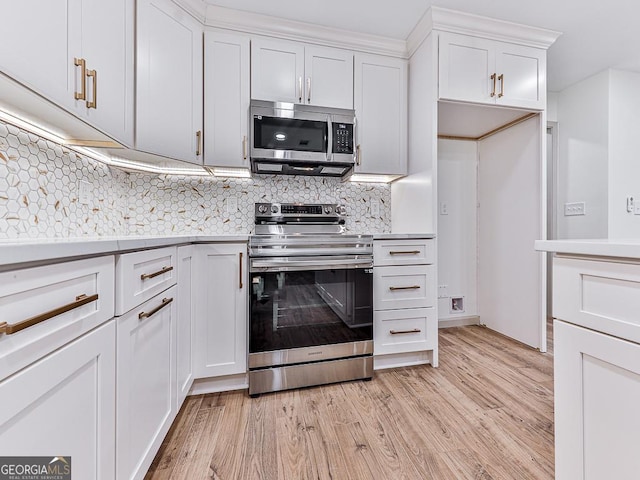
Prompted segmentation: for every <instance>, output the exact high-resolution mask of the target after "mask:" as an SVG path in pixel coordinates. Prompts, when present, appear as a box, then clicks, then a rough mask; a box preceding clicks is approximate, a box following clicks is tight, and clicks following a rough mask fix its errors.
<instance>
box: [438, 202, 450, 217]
mask: <svg viewBox="0 0 640 480" xmlns="http://www.w3.org/2000/svg"><path fill="white" fill-rule="evenodd" d="M440 215H449V205H448V204H447V202H440Z"/></svg>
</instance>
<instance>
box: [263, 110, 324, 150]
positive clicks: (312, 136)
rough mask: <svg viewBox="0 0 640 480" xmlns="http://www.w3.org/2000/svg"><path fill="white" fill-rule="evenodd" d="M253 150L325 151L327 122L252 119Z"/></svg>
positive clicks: (271, 118)
mask: <svg viewBox="0 0 640 480" xmlns="http://www.w3.org/2000/svg"><path fill="white" fill-rule="evenodd" d="M253 126H254V134H253V138H254V148H264V149H269V150H273V149H275V150H297V151H302V152H320V153H325V152H326V151H327V122H318V121H313V120H294V119H291V118H278V117H254V119H253Z"/></svg>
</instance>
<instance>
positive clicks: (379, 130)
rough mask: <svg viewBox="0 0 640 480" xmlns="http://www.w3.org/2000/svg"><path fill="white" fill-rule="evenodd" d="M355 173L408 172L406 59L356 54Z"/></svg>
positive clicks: (396, 173)
mask: <svg viewBox="0 0 640 480" xmlns="http://www.w3.org/2000/svg"><path fill="white" fill-rule="evenodd" d="M354 104H355V110H356V119H357V120H356V121H357V131H356V142H357V156H356V167H355V172H356V173H367V174H388V175H404V174H406V173H407V121H408V119H407V62H406V60H403V59H397V58H392V57H383V56H380V55H368V54H356V55H355V74H354Z"/></svg>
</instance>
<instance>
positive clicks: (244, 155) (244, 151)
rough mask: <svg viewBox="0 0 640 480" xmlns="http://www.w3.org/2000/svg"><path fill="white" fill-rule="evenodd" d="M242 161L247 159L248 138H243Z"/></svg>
mask: <svg viewBox="0 0 640 480" xmlns="http://www.w3.org/2000/svg"><path fill="white" fill-rule="evenodd" d="M242 159H243V160H246V159H247V136H246V135H245V136H244V137H242Z"/></svg>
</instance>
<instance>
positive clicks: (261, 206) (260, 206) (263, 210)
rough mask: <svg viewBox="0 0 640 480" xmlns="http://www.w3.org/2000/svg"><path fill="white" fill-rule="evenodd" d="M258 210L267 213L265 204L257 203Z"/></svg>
mask: <svg viewBox="0 0 640 480" xmlns="http://www.w3.org/2000/svg"><path fill="white" fill-rule="evenodd" d="M258 212H260V213H267V206H266V205H258Z"/></svg>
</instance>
